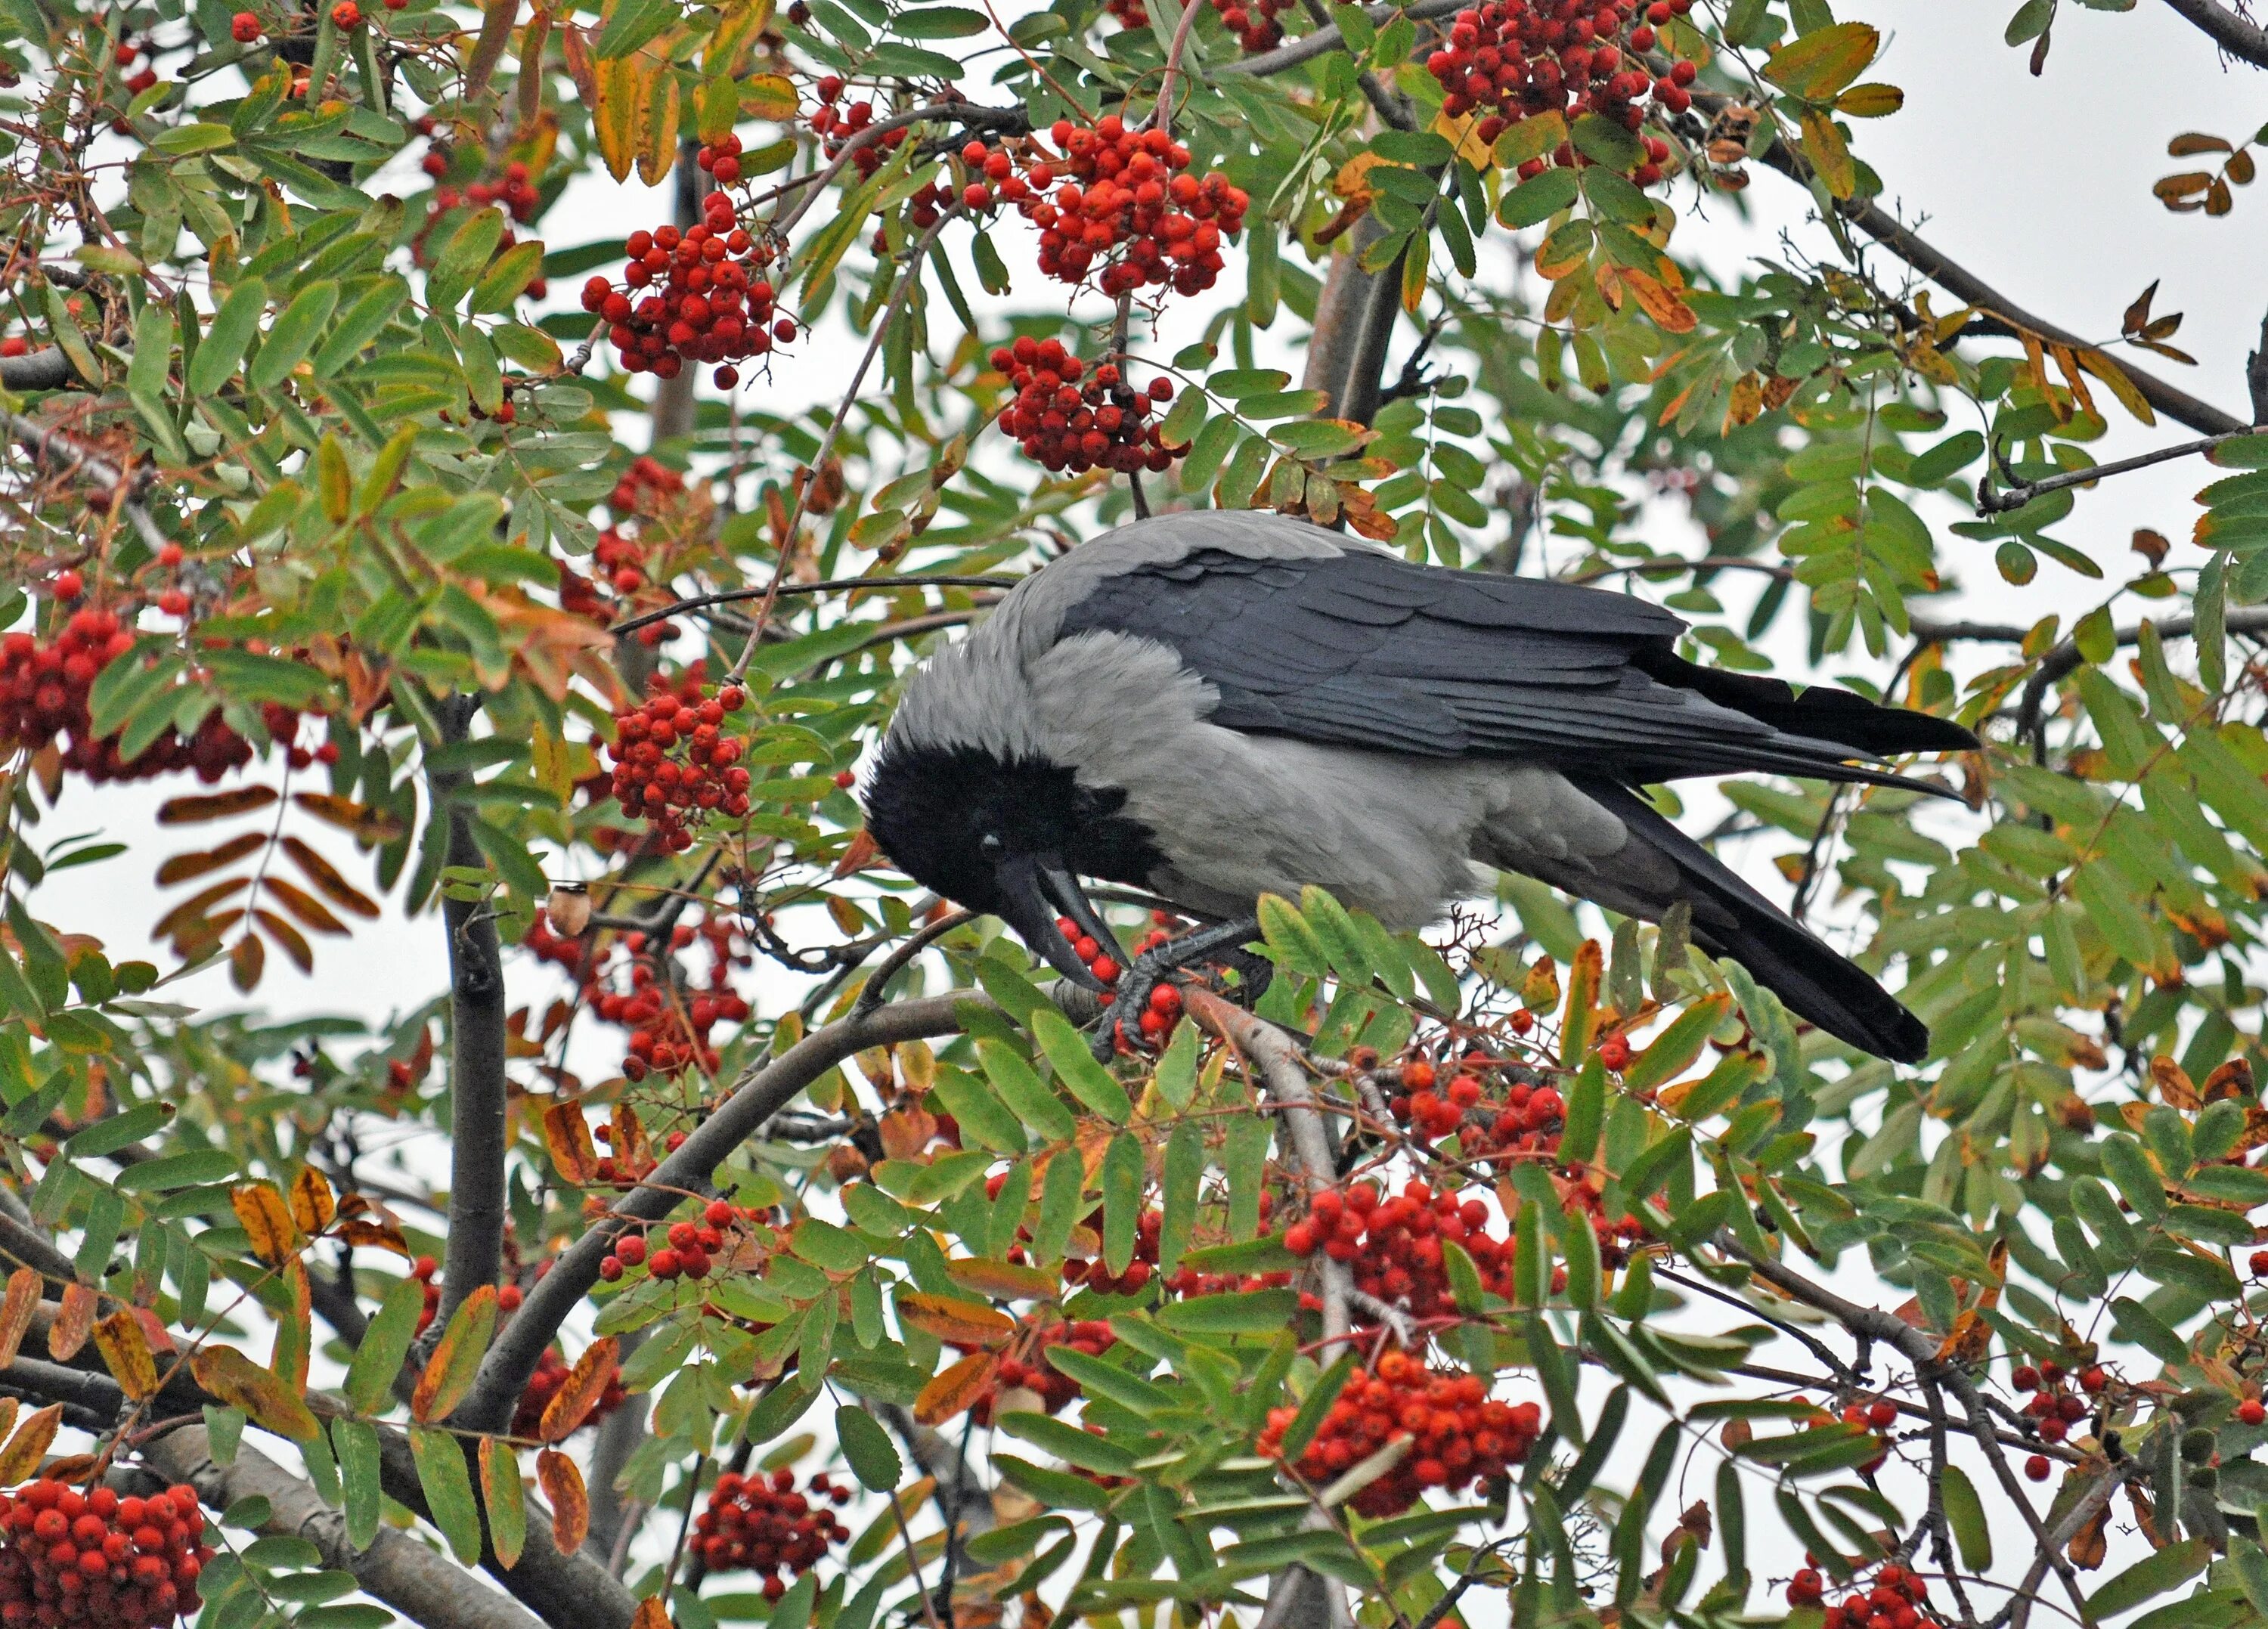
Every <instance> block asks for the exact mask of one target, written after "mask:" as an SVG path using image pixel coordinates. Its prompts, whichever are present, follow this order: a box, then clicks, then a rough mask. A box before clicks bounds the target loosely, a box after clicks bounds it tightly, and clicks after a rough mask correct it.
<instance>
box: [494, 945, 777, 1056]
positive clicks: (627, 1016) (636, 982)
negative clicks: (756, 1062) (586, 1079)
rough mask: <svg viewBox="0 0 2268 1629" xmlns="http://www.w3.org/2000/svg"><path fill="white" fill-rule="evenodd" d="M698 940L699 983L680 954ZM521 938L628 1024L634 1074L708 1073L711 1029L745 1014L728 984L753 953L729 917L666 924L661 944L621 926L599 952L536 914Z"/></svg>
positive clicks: (597, 1011)
mask: <svg viewBox="0 0 2268 1629" xmlns="http://www.w3.org/2000/svg"><path fill="white" fill-rule="evenodd" d="M696 944H699V945H702V946H704V947H706V948H707V949H708V952H709V967H708V969H707V974H708V978H707V982H706V983H705V984H695V983H694V982H693V980H692V976H691V974H690V972H689V970H687V969H684V968H682V967H681V966H680V965H679V963H678V961H677V958H678V957H680V956H681V955H683V954H684V953H685V952H687V951H689V950H690V949H692V948H693V947H694V946H695V945H696ZM520 945H521V947H522V948H523V949H525V950H527V951H528V952H529V953H530V954H531V955H534V956H535V957H536V958H537V959H538V960H540V961H544V962H551V963H553V964H554V965H555V966H557V967H561V968H563V969H566V970H567V971H568V972H569V973H571V974H572V975H573V976H574V977H575V979H576V981H577V982H578V984H580V985H581V986H582V994H583V1002H584V1005H585V1006H586V1007H588V1008H589V1009H590V1011H591V1013H592V1014H593V1015H594V1016H595V1017H597V1018H598V1019H600V1021H603V1022H606V1023H609V1024H618V1025H620V1026H622V1028H625V1029H627V1030H629V1031H630V1039H629V1041H628V1043H626V1046H625V1049H624V1054H623V1058H622V1072H623V1073H624V1074H625V1075H627V1076H628V1077H629V1078H630V1079H631V1080H644V1079H645V1077H646V1076H647V1075H648V1074H650V1073H660V1074H671V1073H674V1072H676V1071H678V1070H680V1069H688V1068H692V1067H694V1066H696V1065H698V1066H699V1067H700V1068H701V1069H702V1070H703V1071H704V1072H709V1073H712V1074H713V1073H714V1072H716V1070H717V1067H718V1062H719V1058H718V1051H717V1049H716V1047H715V1046H714V1045H713V1044H712V1043H711V1041H710V1034H711V1031H712V1030H714V1029H715V1028H716V1027H717V1026H718V1024H719V1023H730V1024H738V1023H745V1022H747V1018H748V1014H749V1011H750V1008H749V1006H748V1002H747V998H746V997H745V996H743V995H741V994H740V991H738V990H736V989H735V988H733V982H732V974H733V969H734V968H744V967H747V966H749V965H750V964H751V962H752V961H753V958H752V957H751V956H750V955H749V954H748V951H747V947H746V946H745V945H743V944H741V943H739V942H737V941H736V940H735V938H734V935H733V925H732V921H731V918H727V917H723V916H710V917H704V918H702V919H701V920H700V921H697V922H680V923H678V924H676V925H674V927H672V928H671V929H670V931H669V937H668V940H667V942H666V946H664V945H663V944H662V943H661V942H660V941H658V940H652V939H649V938H648V937H647V936H646V935H645V934H644V933H626V934H624V935H623V936H622V938H621V939H620V940H616V941H615V943H614V944H612V945H610V946H608V947H607V949H606V950H605V952H604V953H603V954H601V953H599V952H598V951H597V950H596V947H595V946H594V945H593V944H592V943H591V942H590V941H589V940H588V938H587V936H586V935H578V936H577V937H575V938H572V939H569V938H566V937H563V936H562V935H561V934H559V933H557V932H555V931H553V929H552V927H551V925H550V924H549V922H548V921H545V920H542V919H540V918H539V919H538V920H537V921H535V922H534V923H533V924H531V925H529V927H528V930H527V937H526V938H524V939H522V940H520ZM660 952H666V954H658V953H660ZM625 985H627V986H628V987H627V988H624V986H625Z"/></svg>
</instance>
